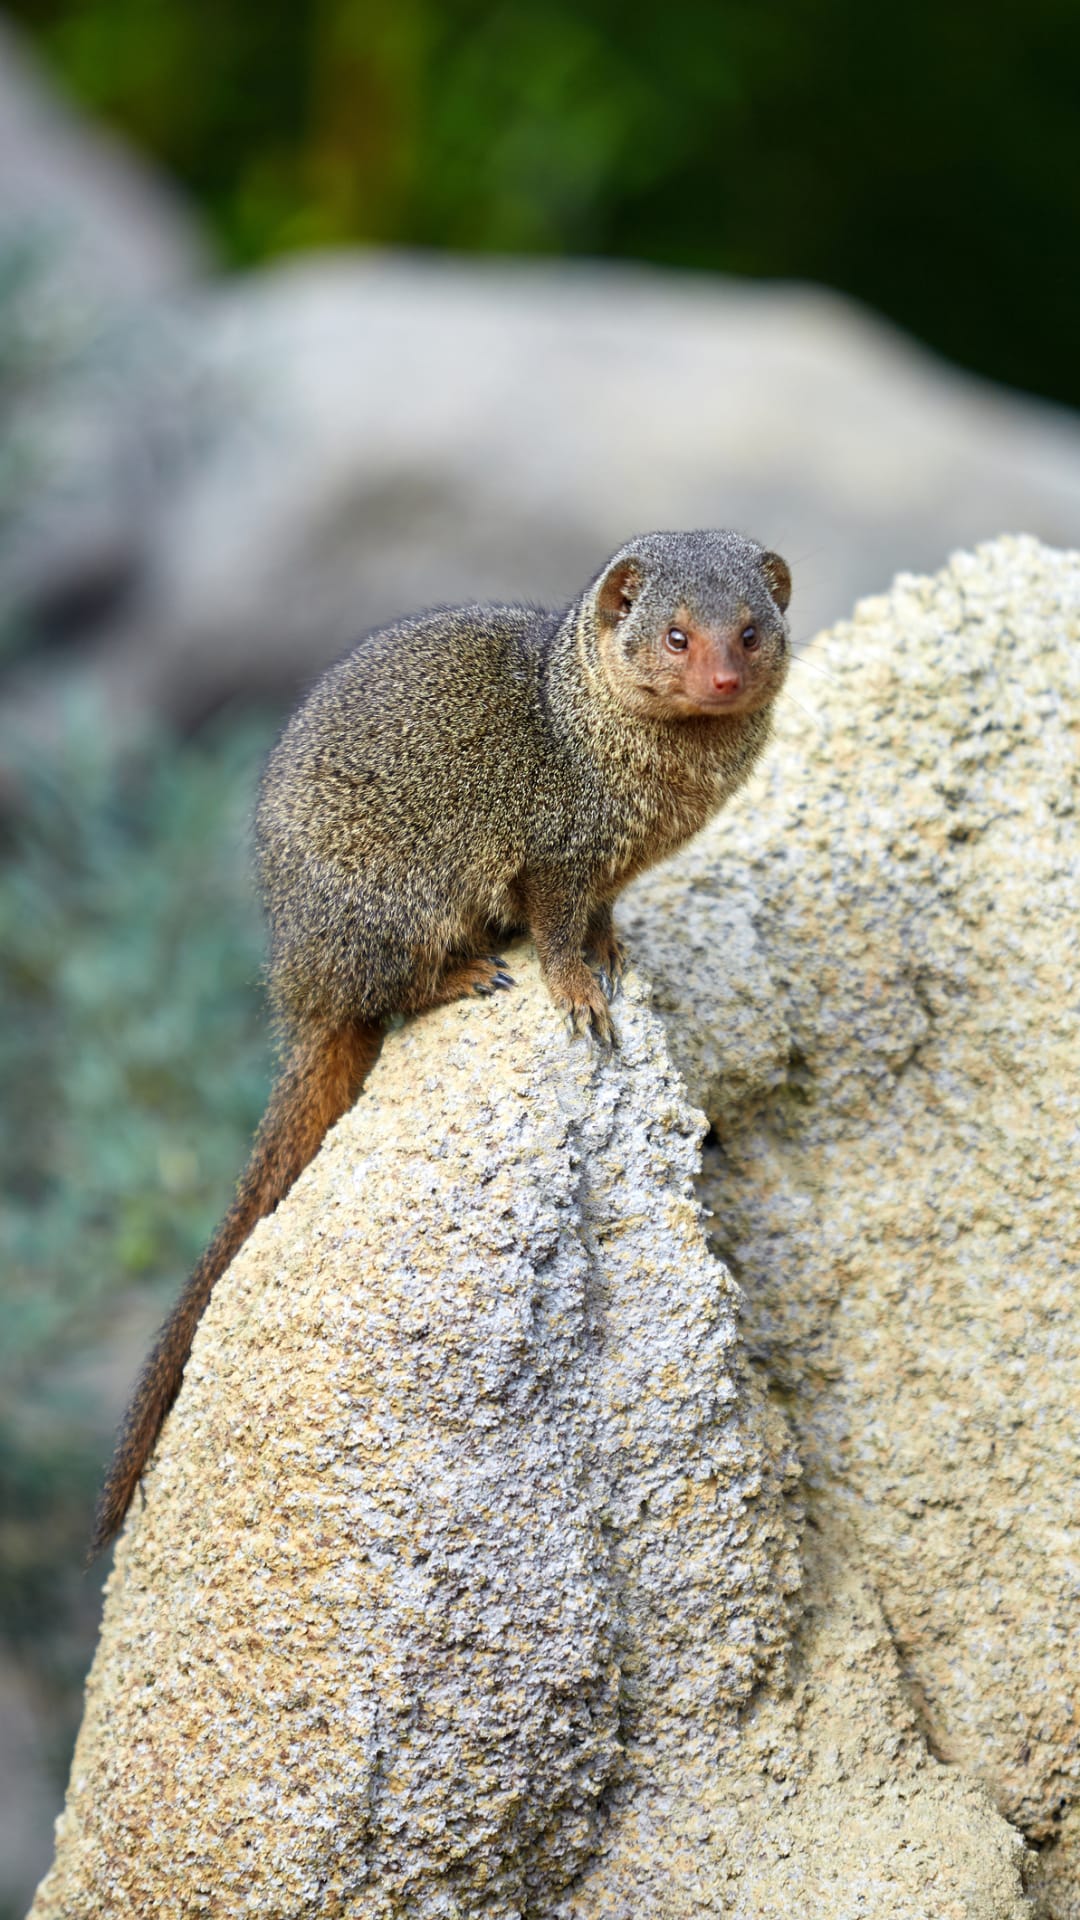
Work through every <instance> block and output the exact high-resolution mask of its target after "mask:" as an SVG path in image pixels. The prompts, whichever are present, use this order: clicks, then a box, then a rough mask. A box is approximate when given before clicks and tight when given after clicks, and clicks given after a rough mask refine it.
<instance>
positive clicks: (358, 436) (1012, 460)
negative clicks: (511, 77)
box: [0, 254, 1080, 720]
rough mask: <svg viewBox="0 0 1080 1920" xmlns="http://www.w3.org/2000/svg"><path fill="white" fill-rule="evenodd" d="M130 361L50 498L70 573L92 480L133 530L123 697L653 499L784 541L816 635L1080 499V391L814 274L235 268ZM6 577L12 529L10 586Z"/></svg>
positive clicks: (1043, 532) (295, 640) (607, 542)
mask: <svg viewBox="0 0 1080 1920" xmlns="http://www.w3.org/2000/svg"><path fill="white" fill-rule="evenodd" d="M155 368H157V369H159V374H158V377H155ZM111 390H112V392H113V394H114V396H115V403H116V415H117V421H118V424H123V435H122V440H123V446H124V449H125V450H126V451H125V455H124V458H123V459H122V460H121V459H119V456H117V457H116V458H110V461H109V462H103V461H100V460H99V461H98V463H97V468H96V470H94V469H93V468H91V467H90V466H88V465H87V463H86V461H85V460H82V459H81V457H80V458H74V456H73V459H74V466H73V470H72V474H71V479H70V485H69V486H68V487H67V489H66V492H64V500H65V502H66V506H65V512H67V508H68V507H70V509H71V515H72V516H73V517H69V518H64V519H62V520H57V519H56V517H55V515H54V512H53V506H52V504H50V503H51V502H53V501H54V499H55V498H57V497H58V496H57V495H56V493H55V491H50V492H49V493H48V495H47V497H45V498H44V500H39V499H38V498H37V497H36V495H34V494H32V493H28V494H27V496H26V503H25V517H26V519H27V521H28V522H30V523H32V525H33V529H34V536H35V537H34V539H33V541H31V542H30V550H32V552H34V553H38V552H42V551H44V552H46V553H47V554H48V555H49V558H50V559H51V563H52V573H51V574H50V575H49V579H51V580H55V578H56V577H57V574H58V573H59V575H60V576H61V577H63V578H67V577H68V570H67V569H66V568H65V564H64V556H65V553H66V551H67V546H68V542H69V539H70V538H73V537H74V535H75V533H76V532H77V516H78V509H79V502H80V501H83V502H84V503H85V507H86V511H87V513H88V514H90V515H92V516H100V515H102V514H106V516H107V517H108V516H111V518H110V519H109V524H110V525H111V524H113V523H114V522H115V523H116V524H117V526H118V528H119V530H120V535H119V537H121V544H122V551H123V555H124V557H125V560H126V562H127V565H126V571H124V572H123V574H122V576H121V579H120V584H121V585H122V587H123V593H122V594H118V595H117V597H116V600H115V604H113V605H112V606H108V605H106V606H104V607H103V605H102V601H101V598H100V596H99V598H98V599H97V601H96V602H95V603H94V608H95V611H96V615H97V619H98V624H97V626H96V627H95V628H94V629H93V631H92V632H90V631H89V630H87V632H86V637H85V644H86V648H87V652H86V654H85V659H86V662H87V673H88V677H89V679H90V682H91V684H92V685H94V686H96V687H98V688H99V689H101V690H102V691H103V692H104V695H105V704H106V707H107V710H108V711H109V713H110V714H111V715H113V716H114V718H117V717H122V716H124V715H125V714H126V715H128V716H129V717H132V718H134V717H135V716H137V715H138V714H141V713H143V712H145V711H146V710H148V709H149V710H151V711H154V712H168V713H172V714H174V715H176V716H178V717H180V718H182V719H184V720H189V719H199V718H201V717H202V716H203V715H205V713H207V712H208V711H210V710H212V709H214V708H215V707H216V706H217V705H218V704H220V703H221V702H223V701H225V700H226V699H229V698H231V697H234V696H237V695H240V696H243V695H250V694H252V693H259V694H266V695H269V696H272V697H279V696H280V695H281V693H282V692H283V691H284V690H291V689H294V688H295V687H296V686H297V684H298V683H300V682H304V681H306V680H307V679H308V678H310V675H311V673H312V671H313V670H314V669H315V668H316V667H318V666H319V665H320V664H322V663H323V662H325V661H326V660H327V659H330V658H332V657H333V656H334V655H336V654H337V653H338V652H339V651H341V650H342V649H343V647H344V646H345V645H347V644H348V643H350V642H351V641H353V640H354V639H355V638H356V637H357V635H358V633H359V632H361V631H362V630H363V629H364V628H365V627H366V626H368V625H370V624H372V623H374V622H376V621H378V620H381V619H386V618H387V617H389V616H391V615H393V614H397V613H400V612H401V611H402V610H403V609H404V608H409V607H419V606H424V605H432V604H444V605H445V604H446V603H448V602H451V601H457V600H469V599H475V598H478V597H479V598H485V597H487V598H490V597H500V596H502V597H506V596H511V597H514V598H522V597H526V598H533V599H537V600H540V601H551V602H555V603H558V602H559V601H561V600H563V599H566V598H568V597H569V596H570V595H571V594H573V593H575V592H577V591H578V590H579V589H580V588H581V586H582V585H583V583H584V582H585V580H586V579H588V578H589V576H590V574H591V573H592V571H593V569H594V568H596V567H597V566H598V565H599V564H600V562H601V561H602V559H603V558H604V556H605V555H606V554H607V553H609V552H610V551H611V550H612V548H613V547H615V546H617V545H619V544H620V543H621V542H622V541H623V540H624V539H625V538H626V537H627V536H628V535H629V534H630V533H633V532H635V531H640V530H643V529H645V528H648V527H655V526H717V525H720V526H724V525H728V526H739V527H745V528H747V529H748V530H750V531H752V532H754V533H756V534H758V535H759V536H760V537H761V538H762V539H764V540H766V541H768V542H769V543H770V544H771V545H773V546H776V547H778V548H779V549H780V550H781V551H782V552H783V553H785V554H787V555H788V556H789V557H790V558H791V560H792V563H793V564H794V566H795V568H796V571H797V576H798V579H799V581H800V594H799V602H798V621H799V633H800V635H801V636H803V637H805V636H808V635H809V634H811V633H813V632H814V631H815V629H816V628H817V627H819V626H821V625H822V624H823V623H824V622H825V621H827V620H833V619H836V618H837V617H838V616H839V614H841V613H842V612H844V611H846V610H847V609H848V608H849V607H850V606H851V605H852V604H853V602H854V600H855V598H856V596H857V595H858V594H859V593H865V592H867V591H869V590H870V589H871V588H873V587H876V586H877V585H879V584H880V582H881V581H882V580H887V579H888V578H889V577H890V576H891V575H892V573H893V572H894V571H895V569H896V568H897V567H898V566H901V565H908V566H910V565H918V566H937V565H940V564H941V562H942V561H943V560H944V558H945V556H946V555H947V553H948V552H949V550H950V548H951V547H953V546H955V545H957V544H959V543H962V542H964V541H971V540H974V539H977V538H979V537H980V536H981V535H982V534H984V533H985V531H986V529H987V528H988V527H1000V526H1020V527H1024V528H1027V529H1030V530H1031V531H1033V532H1035V533H1038V534H1039V535H1040V536H1041V537H1042V538H1044V539H1046V540H1049V541H1051V542H1063V541H1065V540H1067V539H1069V538H1071V537H1072V535H1073V530H1074V529H1075V527H1076V526H1077V525H1078V524H1080V422H1078V421H1077V419H1076V418H1075V417H1074V416H1072V415H1071V414H1067V413H1065V412H1062V411H1060V410H1055V409H1054V408H1052V407H1049V406H1046V405H1045V404H1043V403H1040V402H1037V401H1033V400H1026V399H1023V398H1021V397H1020V396H1017V395H1014V394H1009V393H1006V392H1004V391H1002V390H1000V389H996V388H994V387H993V386H991V385H989V384H987V383H984V382H980V381H976V380H973V379H970V378H967V377H965V376H964V375H962V374H960V373H958V372H956V371H955V370H954V369H952V368H949V367H946V366H945V365H943V364H942V363H940V362H938V361H936V360H934V359H933V357H932V356H930V355H929V354H926V353H924V352H921V351H920V350H919V349H917V348H916V347H914V346H913V345H912V344H911V343H910V342H908V341H905V340H904V339H903V337H902V336H900V335H898V334H896V333H895V332H894V331H893V330H892V329H890V328H888V327H887V326H885V325H883V324H882V323H881V322H880V321H877V320H875V319H874V318H873V317H871V316H869V315H867V314H865V313H864V312H862V311H861V310H860V309H859V308H857V307H855V306H854V305H853V304H852V303H851V302H849V301H845V300H844V299H842V298H840V297H839V296H837V295H833V294H828V293H825V292H823V291H821V290H817V289H813V288H807V287H797V286H783V285H777V284H771V285H765V284H762V285H755V284H753V283H748V282H738V281H729V280H723V279H720V278H710V277H705V276H689V275H678V274H673V273H664V272H661V271H658V270H648V269H645V268H638V267H631V266H622V267H616V266H610V267H600V266H596V265H593V264H584V263H581V264H578V265H561V266H559V265H552V264H550V263H542V262H531V263H527V264H526V263H520V264H515V263H513V262H500V263H495V262H490V261H488V262H481V261H475V260H474V261H467V262H466V261H461V260H455V259H446V258H442V259H440V258H438V257H430V258H423V257H415V258H410V257H406V256H395V255H393V254H369V255H366V256H355V255H354V256H347V255H342V256H338V257H337V258H320V259H316V260H308V261H304V262H300V263H292V264H289V265H285V266H278V267H275V268H274V269H272V270H268V271H265V272H262V273H259V274H256V275H252V276H248V277H245V278H242V279H234V280H232V281H228V282H223V283H218V284H216V285H214V286H212V287H208V288H207V289H206V290H205V292H204V293H202V294H198V295H195V296H193V297H192V298H191V300H190V301H189V302H188V303H187V305H186V306H185V308H184V309H183V310H182V311H178V312H177V313H176V315H175V316H174V324H173V326H172V328H171V332H170V334H169V336H168V338H167V339H165V340H164V341H162V340H161V338H160V337H159V334H158V333H155V332H150V333H149V334H147V333H146V332H144V331H142V330H140V329H137V328H136V329H133V330H132V334H131V338H130V340H129V342H128V345H127V349H126V351H125V352H124V353H123V354H122V355H120V356H118V357H114V363H113V369H112V385H111ZM133 410H134V415H135V416H136V417H135V418H134V419H133ZM140 421H141V430H142V436H143V438H142V458H141V459H140V460H134V461H133V458H132V457H131V456H132V455H133V454H134V453H137V451H138V448H137V447H136V448H134V449H133V448H131V447H129V445H128V439H127V437H126V436H127V433H128V427H129V426H130V425H132V424H134V425H135V426H138V424H139V422H140ZM76 452H77V448H76ZM59 465H60V467H61V468H62V465H63V462H62V460H60V461H59ZM62 478H63V475H62V473H60V474H59V475H58V479H57V486H60V483H61V481H62ZM133 480H134V482H135V484H132V481H133ZM61 491H63V489H62V488H61ZM113 501H114V502H115V508H112V507H110V504H109V503H110V502H113ZM50 527H52V528H53V537H52V542H51V546H50V545H49V544H48V540H47V536H48V534H49V529H50ZM14 531H15V534H17V533H18V532H19V528H16V529H15V530H14ZM43 542H44V543H45V544H44V545H43V544H42V543H43ZM24 544H25V543H24ZM16 550H21V548H20V546H19V542H18V540H16V539H14V536H13V548H12V551H13V553H14V552H15V551H16ZM21 577H22V576H20V578H21ZM4 583H5V571H4V565H3V555H2V554H0V605H2V603H3V601H4V596H5V584H4ZM79 635H80V630H79V629H78V628H77V627H76V628H75V629H74V630H73V631H72V634H71V637H72V638H73V639H74V640H78V638H79ZM72 652H74V648H73V649H72ZM71 664H72V654H71V653H69V655H68V658H67V661H66V667H67V676H68V678H69V677H70V671H71ZM9 697H13V696H9Z"/></svg>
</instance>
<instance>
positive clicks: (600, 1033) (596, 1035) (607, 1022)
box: [570, 1001, 619, 1053]
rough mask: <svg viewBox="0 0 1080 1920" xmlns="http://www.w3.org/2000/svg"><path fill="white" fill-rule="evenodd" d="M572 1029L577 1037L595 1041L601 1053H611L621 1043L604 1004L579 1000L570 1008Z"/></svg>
mask: <svg viewBox="0 0 1080 1920" xmlns="http://www.w3.org/2000/svg"><path fill="white" fill-rule="evenodd" d="M570 1031H571V1033H572V1034H573V1035H574V1036H575V1038H578V1039H582V1040H591V1041H593V1043H594V1045H596V1046H597V1047H599V1049H600V1051H601V1053H611V1052H612V1050H613V1048H615V1047H617V1046H618V1044H619V1043H618V1038H617V1035H616V1033H615V1029H614V1027H613V1026H612V1024H611V1015H610V1014H609V1012H608V1010H607V1007H606V1006H604V1005H603V1004H601V1005H600V1006H596V1005H586V1004H583V1003H582V1002H580V1001H579V1002H577V1003H576V1004H575V1005H574V1006H573V1007H571V1009H570Z"/></svg>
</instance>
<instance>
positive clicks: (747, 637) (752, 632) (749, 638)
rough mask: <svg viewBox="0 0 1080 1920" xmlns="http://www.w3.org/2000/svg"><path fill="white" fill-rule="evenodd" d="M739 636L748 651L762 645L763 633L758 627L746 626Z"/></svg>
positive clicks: (750, 651)
mask: <svg viewBox="0 0 1080 1920" xmlns="http://www.w3.org/2000/svg"><path fill="white" fill-rule="evenodd" d="M739 638H740V640H741V641H742V643H743V646H744V647H745V648H746V651H747V653H753V651H754V648H755V647H760V645H761V635H760V633H759V632H758V630H757V628H756V627H744V628H743V630H742V632H741V634H740V635H739Z"/></svg>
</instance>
